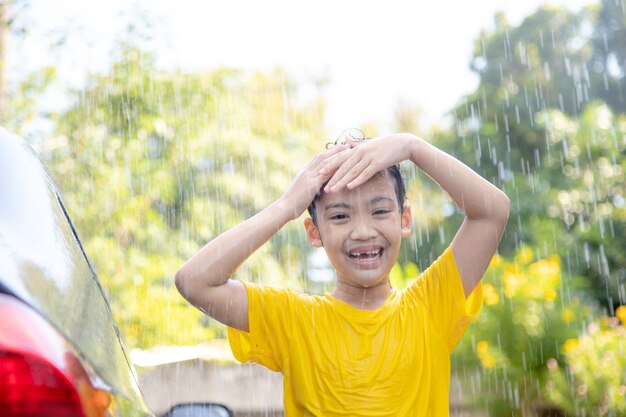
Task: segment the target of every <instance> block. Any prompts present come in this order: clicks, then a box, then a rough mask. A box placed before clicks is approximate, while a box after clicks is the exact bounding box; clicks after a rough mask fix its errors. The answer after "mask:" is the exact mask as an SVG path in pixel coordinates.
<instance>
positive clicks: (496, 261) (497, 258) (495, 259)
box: [489, 253, 502, 268]
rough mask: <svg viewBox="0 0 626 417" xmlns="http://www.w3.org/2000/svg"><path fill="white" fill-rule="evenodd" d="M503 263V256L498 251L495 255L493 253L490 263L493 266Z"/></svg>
mask: <svg viewBox="0 0 626 417" xmlns="http://www.w3.org/2000/svg"><path fill="white" fill-rule="evenodd" d="M501 264H502V256H500V255H498V254H497V253H496V254H495V255H493V258H491V262H490V263H489V266H490V267H493V268H497V267H498V266H500V265H501Z"/></svg>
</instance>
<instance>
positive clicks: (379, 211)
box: [374, 209, 391, 215]
mask: <svg viewBox="0 0 626 417" xmlns="http://www.w3.org/2000/svg"><path fill="white" fill-rule="evenodd" d="M390 211H391V210H387V209H378V210H375V211H374V215H381V214H387V213H389V212H390Z"/></svg>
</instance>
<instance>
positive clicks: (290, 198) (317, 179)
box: [278, 144, 350, 220]
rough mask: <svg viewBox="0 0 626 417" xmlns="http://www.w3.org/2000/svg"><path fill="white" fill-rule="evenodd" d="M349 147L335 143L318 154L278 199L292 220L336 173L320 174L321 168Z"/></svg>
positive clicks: (309, 203)
mask: <svg viewBox="0 0 626 417" xmlns="http://www.w3.org/2000/svg"><path fill="white" fill-rule="evenodd" d="M349 149H350V146H348V145H343V144H340V145H335V146H333V147H332V148H330V149H327V150H325V151H324V152H322V153H320V154H319V155H317V156H316V157H315V158H313V160H312V161H311V162H309V163H308V164H307V165H306V166H305V167H304V168H302V169H301V170H300V172H299V173H298V175H296V178H295V179H294V180H293V182H292V183H291V185H290V186H289V188H287V190H286V191H285V192H284V193H283V195H282V196H281V197H280V199H279V200H278V203H279V204H281V205H282V206H283V208H284V210H285V211H286V212H287V213H288V214H289V218H290V219H291V220H295V219H297V218H298V217H300V215H301V214H302V213H303V212H304V211H305V210H306V209H307V208H308V207H309V205H311V203H312V202H313V199H314V198H315V195H316V194H317V193H318V192H319V191H320V189H321V188H322V185H324V183H326V181H328V180H329V179H330V177H331V176H332V175H333V174H334V173H335V171H336V170H333V171H329V172H324V173H322V174H320V169H321V168H322V167H323V166H324V165H325V163H326V161H327V160H328V159H329V158H331V157H333V156H335V155H339V154H341V153H342V152H345V151H347V150H349Z"/></svg>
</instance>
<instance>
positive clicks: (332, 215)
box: [307, 173, 412, 288]
mask: <svg viewBox="0 0 626 417" xmlns="http://www.w3.org/2000/svg"><path fill="white" fill-rule="evenodd" d="M317 208H318V209H317V227H315V226H314V225H313V224H312V222H310V221H309V222H308V223H307V233H308V236H309V240H310V241H311V243H312V244H313V245H314V246H317V247H319V246H323V247H324V249H325V250H326V254H327V255H328V258H329V259H330V261H331V263H332V264H333V266H334V267H335V269H336V271H337V280H338V281H342V282H343V283H345V284H348V285H352V286H356V287H363V288H369V287H374V286H376V285H380V284H382V283H384V282H386V280H387V279H388V276H389V271H390V270H391V267H392V266H393V264H394V262H395V261H396V259H397V257H398V252H399V250H400V241H401V239H402V238H403V237H406V236H408V235H409V234H410V232H411V225H412V223H411V211H410V208H409V207H408V206H407V207H406V208H405V209H404V211H403V212H402V213H400V209H399V207H398V200H397V197H396V193H395V189H394V186H393V180H392V179H391V177H390V176H389V175H388V174H386V173H379V174H377V175H375V176H374V177H372V178H371V179H370V180H369V181H367V182H366V183H365V184H363V185H361V186H359V187H357V188H355V189H354V190H348V189H346V188H344V189H342V190H341V191H339V192H334V193H323V194H322V196H321V198H320V200H319V202H318V203H317Z"/></svg>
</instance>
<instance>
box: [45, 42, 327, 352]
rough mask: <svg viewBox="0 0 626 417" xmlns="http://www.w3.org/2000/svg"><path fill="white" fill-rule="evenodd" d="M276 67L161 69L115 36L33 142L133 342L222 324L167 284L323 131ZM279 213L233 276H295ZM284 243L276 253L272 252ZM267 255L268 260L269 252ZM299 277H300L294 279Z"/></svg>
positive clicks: (295, 165) (313, 110) (277, 187)
mask: <svg viewBox="0 0 626 417" xmlns="http://www.w3.org/2000/svg"><path fill="white" fill-rule="evenodd" d="M296 94H297V89H296V86H295V84H294V83H293V82H292V81H291V80H290V79H289V77H288V76H287V75H286V74H285V73H283V72H281V71H275V72H272V73H243V72H240V71H235V70H229V69H220V70H215V71H210V72H206V73H198V74H184V73H166V72H162V71H159V70H157V69H156V68H155V66H154V60H153V58H152V57H151V56H150V55H148V54H146V53H143V52H142V51H140V50H138V49H137V48H134V47H132V46H129V45H121V47H120V49H119V56H118V59H116V61H115V62H114V64H113V65H112V67H111V69H110V70H109V71H108V73H106V74H101V75H92V76H91V78H90V81H89V85H88V86H87V87H86V88H85V89H84V90H81V91H77V92H76V93H75V97H76V102H75V105H74V106H73V107H72V108H70V109H69V110H67V111H66V112H64V113H62V114H60V115H58V117H57V120H56V126H57V127H56V129H57V130H56V131H57V133H56V134H55V135H53V136H52V137H51V138H49V139H48V140H46V141H44V142H42V143H40V144H39V146H38V148H39V151H40V153H41V154H42V156H43V157H44V158H45V159H46V162H47V165H48V166H49V168H50V169H51V171H52V173H53V176H54V177H55V179H56V181H57V182H58V184H59V186H60V189H61V190H63V192H62V194H63V195H62V197H63V199H64V201H65V203H66V205H67V206H68V209H69V212H70V213H71V215H72V217H73V219H74V221H75V222H76V226H77V230H78V233H79V235H80V236H81V237H83V239H84V244H85V247H86V250H87V253H88V254H89V256H90V257H91V259H92V261H93V263H94V264H95V267H96V270H97V271H98V273H99V275H100V277H101V279H102V280H103V282H104V285H105V287H106V289H107V290H108V292H109V294H110V297H111V303H112V310H113V312H114V314H115V315H116V317H115V318H116V319H117V321H118V323H119V324H120V327H121V330H122V333H123V334H124V335H125V337H126V339H127V340H128V342H129V344H130V345H132V346H134V347H148V346H152V345H155V344H159V343H160V344H186V343H197V342H199V341H202V340H207V339H210V338H212V337H214V336H215V335H216V334H223V333H224V329H223V328H222V327H220V326H217V325H216V324H215V322H214V321H212V320H209V319H208V318H207V317H205V316H203V315H202V314H201V313H200V312H199V311H197V310H195V309H194V308H192V307H190V306H189V305H188V304H187V303H186V302H185V301H184V300H183V299H182V298H181V297H180V296H179V295H178V293H177V291H176V289H175V288H174V287H173V276H174V273H175V272H176V270H177V269H178V268H179V267H180V265H181V264H182V263H183V262H184V261H185V260H186V259H187V258H189V257H190V256H191V255H192V254H193V253H194V252H195V251H197V250H198V249H199V248H200V247H201V246H202V245H204V244H205V243H206V242H207V241H209V240H210V239H211V238H212V237H213V236H215V235H216V234H218V233H220V232H222V231H224V230H226V229H227V228H229V227H232V226H233V225H235V224H236V223H238V222H241V221H242V220H243V219H245V218H247V217H249V216H251V215H252V214H254V213H255V212H257V211H259V210H261V209H262V208H263V207H265V206H266V205H268V204H269V203H270V202H272V201H273V200H274V199H275V198H277V197H278V196H279V195H280V193H282V191H283V190H284V189H285V188H286V187H287V185H288V184H289V183H290V181H291V178H292V177H293V176H295V173H296V172H297V170H299V169H300V168H301V166H303V165H304V164H305V163H306V162H308V160H309V159H310V157H312V155H313V152H314V150H317V149H320V148H321V147H322V146H323V143H325V142H326V138H325V135H324V134H323V133H322V130H321V128H322V126H323V123H322V120H321V117H322V111H323V103H321V102H320V101H318V100H314V101H312V102H309V103H305V104H302V105H301V104H299V103H298V98H297V96H296ZM295 227H297V225H291V226H290V227H288V228H286V229H285V230H283V231H282V232H281V233H280V234H279V235H278V236H277V237H276V239H275V240H274V242H273V243H272V244H271V245H267V246H265V247H264V248H262V249H261V250H260V251H259V252H257V253H256V254H255V255H254V256H253V258H252V259H251V261H250V262H248V263H246V264H245V265H244V266H242V268H240V270H239V271H238V273H237V277H238V278H245V279H249V280H253V281H255V280H257V279H259V277H260V276H263V280H264V282H268V283H274V284H281V285H292V286H294V285H296V286H297V285H298V283H301V282H304V280H303V274H302V271H304V270H305V269H306V268H305V266H304V265H303V263H304V262H305V261H306V258H305V254H304V252H303V251H302V248H303V247H306V246H305V245H306V241H305V238H304V236H302V235H301V234H300V233H295V230H294V228H295ZM285 247H287V248H288V256H277V255H278V254H281V255H284V252H285V249H284V248H285ZM279 258H280V262H279ZM298 280H300V281H298Z"/></svg>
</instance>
